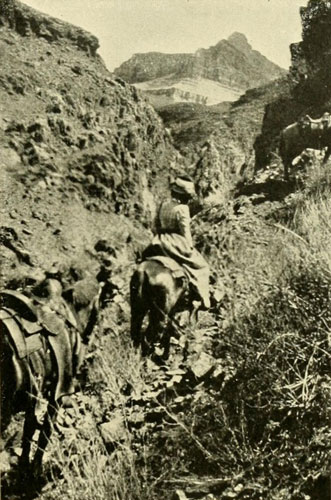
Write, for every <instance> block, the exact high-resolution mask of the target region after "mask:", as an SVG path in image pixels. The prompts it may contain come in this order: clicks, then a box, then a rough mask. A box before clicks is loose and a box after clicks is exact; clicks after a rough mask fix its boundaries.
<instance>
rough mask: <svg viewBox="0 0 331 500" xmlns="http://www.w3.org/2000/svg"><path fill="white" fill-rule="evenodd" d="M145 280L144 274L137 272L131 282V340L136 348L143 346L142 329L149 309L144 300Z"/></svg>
mask: <svg viewBox="0 0 331 500" xmlns="http://www.w3.org/2000/svg"><path fill="white" fill-rule="evenodd" d="M144 279H145V277H144V273H141V272H138V271H136V272H135V273H134V274H133V276H132V278H131V282H130V306H131V339H132V341H133V345H134V346H135V347H139V346H140V345H141V344H142V341H143V339H142V334H141V327H142V323H143V320H144V317H145V315H146V314H147V309H148V306H147V305H146V304H145V303H144V301H143V299H142V287H143V283H144Z"/></svg>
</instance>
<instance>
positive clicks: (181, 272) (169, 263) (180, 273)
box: [146, 255, 188, 280]
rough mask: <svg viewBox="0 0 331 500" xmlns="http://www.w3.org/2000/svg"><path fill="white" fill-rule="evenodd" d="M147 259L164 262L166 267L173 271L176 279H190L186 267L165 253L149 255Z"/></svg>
mask: <svg viewBox="0 0 331 500" xmlns="http://www.w3.org/2000/svg"><path fill="white" fill-rule="evenodd" d="M146 260H154V261H156V262H159V263H160V264H162V265H163V266H164V267H165V268H166V269H168V270H169V271H170V272H171V274H172V276H173V278H174V279H187V280H188V274H187V273H186V272H185V269H184V268H183V267H181V266H180V265H179V264H178V263H177V262H176V261H175V260H174V259H171V258H170V257H166V256H165V255H155V256H152V257H147V258H146Z"/></svg>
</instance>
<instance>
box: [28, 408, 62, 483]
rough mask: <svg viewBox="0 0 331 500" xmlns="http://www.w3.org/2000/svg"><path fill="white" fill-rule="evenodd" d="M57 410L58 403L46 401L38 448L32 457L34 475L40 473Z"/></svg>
mask: <svg viewBox="0 0 331 500" xmlns="http://www.w3.org/2000/svg"><path fill="white" fill-rule="evenodd" d="M57 411H58V404H57V403H56V402H55V401H50V402H49V403H48V406H47V411H46V415H45V417H44V423H43V426H42V428H41V431H40V435H39V439H38V448H37V451H36V453H35V456H34V459H33V473H34V475H35V476H36V477H37V476H38V475H40V473H41V469H42V459H43V455H44V453H45V449H46V446H47V444H48V442H49V439H50V437H51V433H52V427H53V423H54V421H55V417H56V414H57Z"/></svg>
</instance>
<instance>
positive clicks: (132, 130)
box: [0, 0, 177, 281]
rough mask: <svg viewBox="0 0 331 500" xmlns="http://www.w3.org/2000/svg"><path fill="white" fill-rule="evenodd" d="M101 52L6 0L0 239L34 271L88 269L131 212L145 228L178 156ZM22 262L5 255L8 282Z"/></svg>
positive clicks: (0, 26) (71, 30)
mask: <svg viewBox="0 0 331 500" xmlns="http://www.w3.org/2000/svg"><path fill="white" fill-rule="evenodd" d="M97 47H98V41H97V39H96V38H95V37H94V36H92V35H90V34H89V33H86V32H84V31H83V30H82V29H80V28H75V27H74V26H71V25H68V24H66V23H63V22H61V21H57V20H54V19H52V18H49V17H48V16H46V15H43V14H41V13H39V12H36V11H34V10H33V9H30V8H28V7H26V6H24V5H23V4H21V3H20V2H16V1H14V0H13V1H12V0H10V1H9V0H6V1H5V0H1V10H0V52H1V75H0V116H1V118H0V151H1V155H0V164H1V207H0V208H1V223H2V225H3V226H4V230H3V234H1V236H2V239H3V242H5V244H6V245H7V247H8V245H9V247H10V243H9V242H8V238H9V239H10V238H11V237H10V236H9V233H8V231H7V229H8V228H9V229H10V230H12V231H14V234H16V238H17V239H18V240H19V241H21V242H22V243H24V247H25V249H26V251H29V252H30V253H31V259H32V261H33V263H34V264H36V265H39V264H40V265H42V266H47V265H48V264H50V263H51V262H52V261H58V262H59V261H68V260H70V259H72V258H75V259H78V260H79V258H78V257H79V255H83V254H84V255H85V261H86V262H87V261H88V258H89V257H88V255H87V253H86V250H87V248H88V247H89V246H92V248H93V245H94V243H95V241H96V238H97V233H98V232H99V237H101V236H102V234H103V232H105V233H106V232H107V231H108V233H110V232H111V229H112V230H114V227H116V224H122V222H121V221H122V220H124V219H123V216H125V215H126V216H127V215H130V216H132V220H134V219H135V218H136V219H139V220H140V222H144V221H145V222H146V220H148V217H149V215H150V212H151V211H152V210H153V192H154V193H159V192H160V190H162V189H164V184H165V183H164V181H165V179H166V178H167V175H168V174H167V172H168V171H169V168H170V169H171V164H174V162H175V159H176V157H177V153H176V152H175V150H174V148H173V147H172V145H171V144H170V140H169V137H168V134H167V133H166V131H165V130H164V128H163V126H162V122H161V120H160V118H159V117H158V116H157V115H156V114H155V112H154V110H153V109H152V107H151V106H150V105H149V104H148V103H147V102H146V101H145V100H144V99H143V98H142V97H141V96H139V95H138V93H137V91H136V89H135V88H134V87H131V86H130V85H128V84H126V83H125V82H124V81H122V80H120V79H119V78H117V77H115V78H114V77H112V76H111V74H110V73H109V72H108V71H107V69H106V67H105V65H104V63H103V61H102V60H101V59H100V57H99V56H98V55H97V53H96V50H97ZM106 213H107V214H109V213H116V214H118V216H121V217H122V219H121V218H120V219H119V221H118V223H116V222H115V219H114V217H111V216H105V214H106ZM107 220H108V221H109V222H108V223H107ZM125 224H126V223H124V225H125ZM127 224H128V225H132V224H131V223H130V222H127ZM108 225H109V226H112V227H107V226H108ZM93 226H94V227H93ZM105 226H106V228H105ZM9 232H10V231H9ZM129 232H130V231H129ZM128 235H129V233H126V236H125V231H123V232H122V235H121V236H122V237H123V238H122V239H123V241H125V239H126V238H127V237H128ZM12 238H14V239H15V236H12ZM43 242H44V243H43ZM18 255H19V254H18V253H16V256H15V254H14V253H13V251H12V250H10V249H8V248H5V250H4V257H5V264H4V266H3V267H2V272H3V279H4V280H5V281H6V280H7V279H8V272H9V271H10V269H11V265H12V264H13V263H14V264H13V265H14V267H15V265H20V264H22V266H23V267H26V266H27V264H26V263H24V262H19V260H20V259H19V258H18ZM27 267H29V266H27ZM10 272H11V274H13V273H15V271H14V270H12V271H10Z"/></svg>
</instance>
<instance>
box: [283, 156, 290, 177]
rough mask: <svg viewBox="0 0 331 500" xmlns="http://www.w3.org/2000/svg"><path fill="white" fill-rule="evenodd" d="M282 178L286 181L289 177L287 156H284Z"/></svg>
mask: <svg viewBox="0 0 331 500" xmlns="http://www.w3.org/2000/svg"><path fill="white" fill-rule="evenodd" d="M283 163H284V179H285V180H286V181H288V180H289V179H290V175H289V171H290V161H289V160H288V158H284V160H283Z"/></svg>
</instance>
